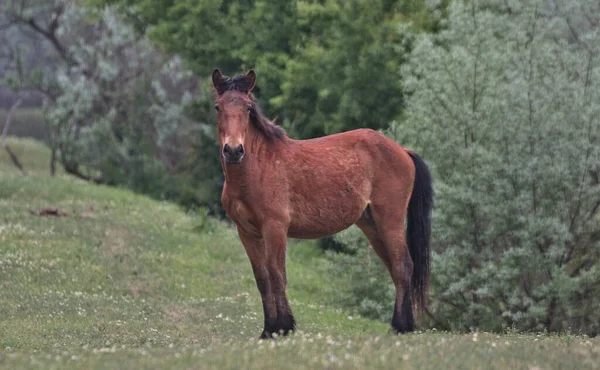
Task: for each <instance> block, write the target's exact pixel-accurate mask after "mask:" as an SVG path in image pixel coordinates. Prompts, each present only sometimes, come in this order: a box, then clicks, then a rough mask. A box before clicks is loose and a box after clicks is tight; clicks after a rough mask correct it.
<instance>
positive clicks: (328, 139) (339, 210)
mask: <svg viewBox="0 0 600 370" xmlns="http://www.w3.org/2000/svg"><path fill="white" fill-rule="evenodd" d="M212 83H213V87H214V90H213V91H214V92H215V106H214V108H215V110H216V121H217V135H218V141H219V145H220V160H221V165H222V168H223V175H224V178H225V183H224V186H223V192H222V195H221V202H222V205H223V208H224V209H225V211H226V213H227V215H228V217H229V218H230V219H231V220H232V221H233V222H234V223H235V226H236V227H237V232H238V235H239V238H240V240H241V242H242V244H243V246H244V249H245V251H246V254H247V255H248V258H249V260H250V264H251V265H252V271H253V273H254V277H255V279H256V285H257V287H258V290H259V292H260V295H261V298H262V306H263V311H264V328H263V331H262V333H261V335H260V337H259V338H260V339H271V338H273V337H274V336H278V335H287V334H288V333H290V332H293V331H295V330H296V321H295V319H294V315H293V314H292V310H291V307H290V304H289V301H288V298H287V295H286V285H287V277H286V243H287V238H288V237H291V238H299V239H316V238H323V237H326V236H330V235H333V234H335V233H338V232H340V231H342V230H344V229H346V228H348V227H350V226H352V225H356V226H358V227H359V228H360V230H362V232H363V233H364V234H365V235H366V237H367V239H368V240H369V244H370V245H371V247H372V248H373V249H374V251H375V252H376V253H377V255H378V256H379V257H380V258H381V260H382V261H383V263H384V264H385V267H386V268H387V270H388V272H389V274H390V275H391V278H392V281H393V283H394V286H395V289H396V297H395V306H394V313H393V318H392V322H391V326H392V329H393V330H394V331H395V332H397V333H407V332H411V331H414V329H415V319H414V314H413V308H414V309H419V310H420V312H422V311H423V310H424V309H425V305H426V303H427V302H426V298H427V293H428V285H429V274H430V271H429V270H430V268H429V260H430V254H431V252H430V243H429V239H430V233H431V209H432V206H433V189H432V179H431V175H430V172H429V169H428V167H427V165H426V164H425V162H424V161H423V160H422V159H421V157H419V155H417V154H416V153H415V152H414V151H411V150H408V149H405V148H403V147H401V146H400V145H398V144H396V143H395V142H394V141H392V140H391V139H389V138H387V137H386V136H385V135H383V134H381V133H379V132H377V131H374V130H370V129H357V130H352V131H347V132H343V133H338V134H333V135H328V136H324V137H320V138H315V139H309V140H294V139H291V138H289V137H288V136H287V134H286V132H285V131H284V129H283V128H281V127H280V126H277V125H276V124H275V123H274V122H273V121H271V120H269V119H268V118H266V117H265V116H264V115H263V113H262V112H261V109H260V107H259V105H258V103H257V100H256V99H255V97H254V96H253V94H252V90H253V88H254V87H255V84H256V73H255V72H254V70H250V71H248V72H247V73H246V74H242V75H238V76H235V77H228V76H225V75H223V74H222V73H221V72H220V71H219V69H215V70H214V72H213V73H212ZM405 219H407V220H406V225H405ZM405 226H406V232H405ZM413 306H414V307H413Z"/></svg>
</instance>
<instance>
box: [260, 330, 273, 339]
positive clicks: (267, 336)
mask: <svg viewBox="0 0 600 370" xmlns="http://www.w3.org/2000/svg"><path fill="white" fill-rule="evenodd" d="M258 339H259V340H263V339H273V334H271V333H269V332H268V331H266V330H263V332H262V334H261V335H260V337H258Z"/></svg>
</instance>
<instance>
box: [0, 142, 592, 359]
mask: <svg viewBox="0 0 600 370" xmlns="http://www.w3.org/2000/svg"><path fill="white" fill-rule="evenodd" d="M11 146H12V147H13V149H14V150H15V151H16V152H17V153H18V154H19V156H20V159H21V161H22V162H23V163H24V165H25V167H26V168H27V169H28V171H29V173H30V174H29V176H26V177H24V176H21V175H20V174H19V172H17V171H16V170H15V169H14V168H13V167H12V166H11V164H10V162H9V160H8V158H7V157H6V155H5V153H4V152H0V368H7V369H13V368H44V369H52V368H60V369H64V368H86V369H87V368H110V369H113V368H215V369H230V368H231V369H238V368H240V367H243V368H267V367H278V368H294V369H314V368H332V369H333V368H344V369H346V368H356V369H362V368H407V369H412V368H419V369H423V368H431V369H438V368H450V369H453V368H455V369H459V368H498V369H505V368H513V369H536V368H537V369H549V368H557V369H559V368H569V369H571V368H578V369H581V368H600V340H599V339H597V338H595V339H588V338H585V337H579V336H569V335H562V336H554V335H520V334H516V333H508V334H503V335H496V334H486V333H475V334H473V333H471V334H456V333H439V332H435V331H429V332H426V333H417V334H411V335H405V336H395V335H391V334H387V330H388V326H387V325H386V324H384V323H381V322H377V321H372V320H367V319H363V318H360V317H355V316H354V317H353V316H350V314H349V313H347V312H343V311H342V310H339V309H336V308H335V307H330V306H326V305H324V304H322V302H326V301H327V299H326V297H325V295H326V294H328V291H329V290H328V286H329V285H330V284H339V283H341V282H342V281H343V280H342V278H341V277H336V276H331V274H328V273H327V270H326V269H325V268H323V265H322V261H323V259H322V258H321V255H320V252H319V251H318V250H317V249H316V248H315V246H314V243H311V242H297V241H296V242H292V243H291V244H292V245H290V248H289V258H288V280H289V296H290V298H291V303H292V307H293V309H294V313H295V315H296V319H297V321H298V324H299V329H300V331H299V332H298V333H296V334H294V335H293V336H291V337H289V338H285V339H280V340H276V341H270V342H264V341H258V340H256V338H257V336H258V335H259V333H260V330H261V324H262V308H261V304H260V297H259V294H258V292H257V289H256V286H255V284H254V279H253V276H252V272H251V269H250V264H249V262H248V261H247V257H246V256H245V253H244V251H243V248H242V246H241V244H240V242H239V240H238V238H237V236H236V234H235V232H234V230H232V229H231V228H229V227H227V226H226V225H224V224H221V223H219V222H216V221H214V220H211V219H205V218H203V217H201V216H199V215H194V214H187V215H186V214H184V213H183V212H182V211H181V210H180V209H179V208H178V207H176V206H174V205H172V204H169V203H165V202H157V201H154V200H150V199H148V198H146V197H143V196H140V195H136V194H133V193H131V192H128V191H123V190H120V189H115V188H109V187H105V186H96V185H91V184H87V183H84V182H82V181H79V180H76V179H73V178H71V177H68V176H66V175H64V174H59V175H58V176H57V177H55V178H50V177H49V176H48V175H47V173H48V155H49V152H48V150H47V149H46V148H44V147H43V146H41V145H39V144H38V143H36V142H33V141H30V140H24V139H13V140H12V141H11ZM44 207H57V208H59V209H60V210H61V211H63V212H66V213H67V214H68V215H67V217H51V216H34V215H32V214H31V213H30V211H35V210H39V209H41V208H44Z"/></svg>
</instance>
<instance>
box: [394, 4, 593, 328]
mask: <svg viewBox="0 0 600 370" xmlns="http://www.w3.org/2000/svg"><path fill="white" fill-rule="evenodd" d="M599 15H600V8H599V5H598V2H596V1H589V0H582V1H578V2H571V1H568V0H554V1H542V0H539V1H538V0H527V1H520V2H517V1H514V2H513V1H508V2H499V1H493V0H479V1H477V0H474V1H472V2H470V3H469V4H465V3H463V2H456V3H455V4H453V5H452V6H451V8H450V10H449V18H448V22H447V24H446V25H445V28H446V29H445V30H443V31H442V32H440V33H439V34H437V35H421V36H419V37H417V40H416V44H415V48H414V50H413V52H412V54H411V56H410V63H409V64H408V65H407V66H406V68H404V69H403V76H404V78H405V81H406V87H407V91H408V93H409V94H410V98H409V99H408V101H407V110H406V112H405V115H404V116H403V117H402V119H401V120H399V122H398V124H396V125H394V126H393V127H392V128H391V129H390V131H389V132H388V133H389V134H390V135H391V136H393V137H395V138H396V140H397V141H398V142H400V143H402V144H404V145H408V146H410V147H412V148H414V149H416V150H417V151H419V152H420V153H422V155H423V157H424V158H425V159H426V160H427V162H428V163H430V165H431V167H432V169H433V173H434V180H435V188H436V192H437V208H436V211H435V214H434V222H433V225H434V231H433V235H434V245H435V251H436V253H434V256H433V272H432V279H433V281H432V287H433V296H432V298H431V307H432V313H433V316H434V317H435V320H436V321H437V325H441V326H446V327H450V328H456V329H463V330H466V329H469V328H480V329H483V330H502V329H503V328H507V327H515V328H518V329H522V330H542V329H547V330H551V331H558V330H572V331H576V332H584V333H588V334H598V333H599V332H600V217H599V214H600V181H599V180H600V177H599V174H600V121H599V117H600V87H599V83H600V55H599V51H600V42H599V41H600V40H599V38H598V37H599V35H600V16H599Z"/></svg>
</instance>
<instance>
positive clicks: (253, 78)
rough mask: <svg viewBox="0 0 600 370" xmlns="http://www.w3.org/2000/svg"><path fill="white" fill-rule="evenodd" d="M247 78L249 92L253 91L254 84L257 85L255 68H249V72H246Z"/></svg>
mask: <svg viewBox="0 0 600 370" xmlns="http://www.w3.org/2000/svg"><path fill="white" fill-rule="evenodd" d="M246 80H247V81H248V92H250V91H252V89H254V86H255V85H256V72H254V70H253V69H251V70H249V71H248V73H246Z"/></svg>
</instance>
